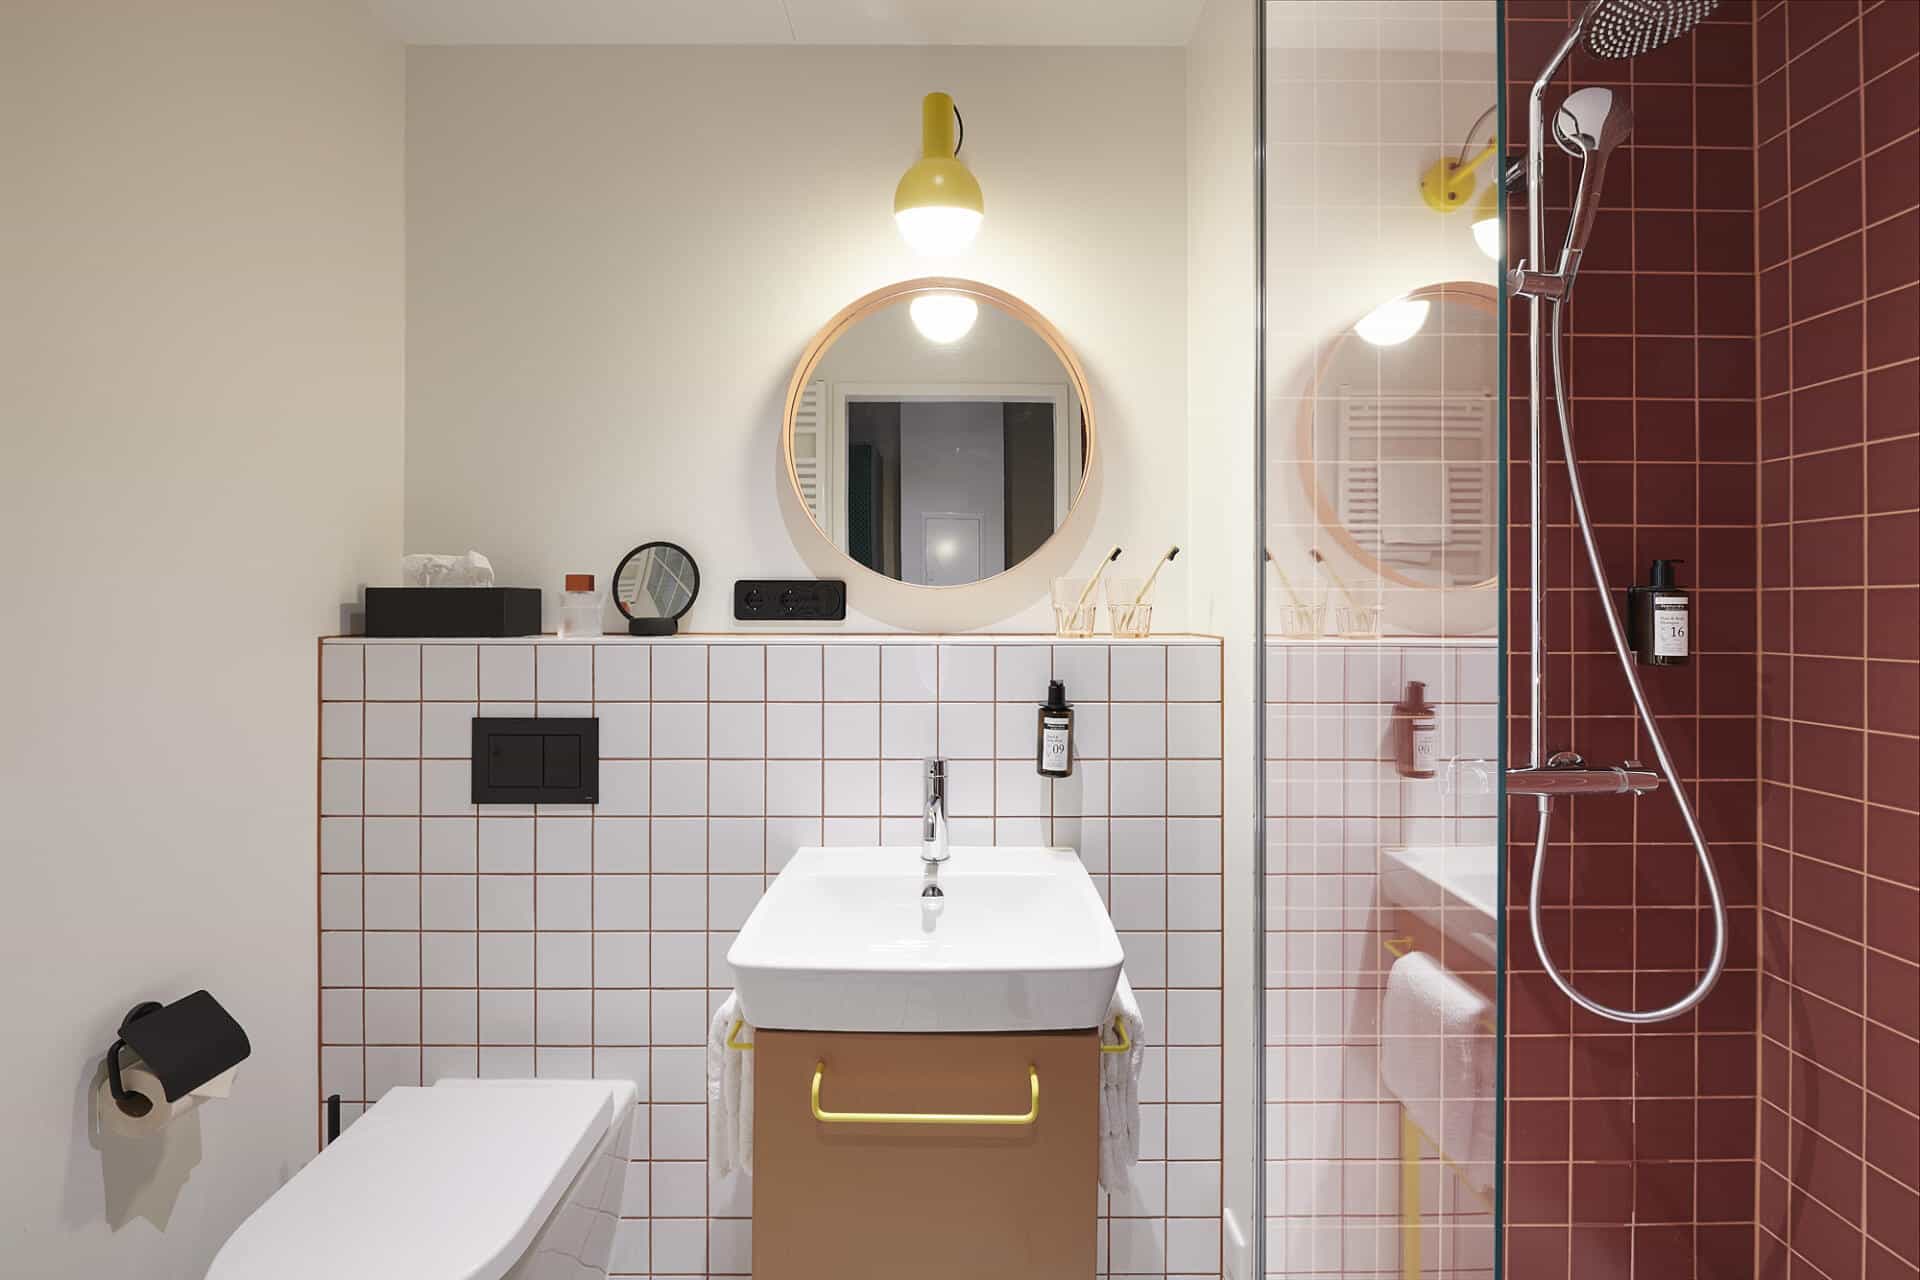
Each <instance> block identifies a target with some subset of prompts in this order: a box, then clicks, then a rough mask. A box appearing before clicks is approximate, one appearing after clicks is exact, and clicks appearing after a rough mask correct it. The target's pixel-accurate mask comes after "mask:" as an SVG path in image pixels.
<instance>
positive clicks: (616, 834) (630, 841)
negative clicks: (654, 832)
mask: <svg viewBox="0 0 1920 1280" xmlns="http://www.w3.org/2000/svg"><path fill="white" fill-rule="evenodd" d="M649 825H650V824H649V823H648V822H647V820H646V819H645V818H600V817H596V818H595V819H594V820H593V869H594V870H595V871H597V872H600V873H601V874H613V875H638V874H640V873H642V872H644V871H646V870H648V868H649V867H650V866H651V865H652V860H651V855H650V851H649V843H650V832H649Z"/></svg>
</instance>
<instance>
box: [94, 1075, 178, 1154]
mask: <svg viewBox="0 0 1920 1280" xmlns="http://www.w3.org/2000/svg"><path fill="white" fill-rule="evenodd" d="M120 1085H121V1087H122V1088H124V1089H125V1090H126V1091H127V1092H128V1093H130V1094H135V1095H138V1096H139V1097H141V1098H145V1099H146V1100H147V1102H148V1104H149V1105H148V1106H147V1108H146V1110H145V1112H144V1113H143V1114H140V1115H134V1114H132V1113H131V1112H130V1111H129V1110H128V1109H127V1108H125V1107H122V1106H121V1105H120V1102H119V1100H118V1099H116V1098H115V1097H114V1096H113V1086H112V1085H110V1084H109V1083H108V1082H107V1081H105V1080H102V1081H101V1082H100V1087H99V1088H97V1089H95V1090H94V1092H93V1098H94V1105H95V1107H96V1108H97V1109H98V1110H99V1112H100V1131H101V1132H102V1133H111V1134H116V1135H118V1136H119V1137H122V1138H144V1137H147V1136H149V1135H151V1134H155V1133H159V1132H160V1131H161V1130H162V1129H164V1128H166V1127H167V1126H168V1125H170V1124H172V1123H173V1122H174V1121H175V1120H178V1119H179V1118H180V1117H181V1116H183V1115H186V1114H187V1113H188V1112H189V1111H192V1110H194V1109H195V1108H197V1107H198V1106H199V1105H200V1104H201V1102H203V1101H205V1099H204V1098H202V1097H201V1096H200V1095H198V1094H192V1093H189V1094H187V1095H185V1096H184V1097H181V1098H177V1099H175V1100H174V1101H172V1102H168V1101H167V1091H166V1089H165V1088H164V1087H162V1086H161V1084H160V1077H158V1076H156V1075H154V1074H153V1072H151V1071H148V1070H147V1069H146V1068H145V1067H144V1066H142V1065H140V1064H139V1062H138V1060H137V1059H136V1060H135V1061H134V1062H132V1063H128V1064H126V1065H123V1066H122V1067H121V1068H120ZM134 1105H135V1106H136V1108H137V1106H138V1104H137V1103H136V1104H134Z"/></svg>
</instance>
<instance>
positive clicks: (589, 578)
mask: <svg viewBox="0 0 1920 1280" xmlns="http://www.w3.org/2000/svg"><path fill="white" fill-rule="evenodd" d="M567 590H569V591H591V590H593V575H592V574H590V573H570V574H568V575H567Z"/></svg>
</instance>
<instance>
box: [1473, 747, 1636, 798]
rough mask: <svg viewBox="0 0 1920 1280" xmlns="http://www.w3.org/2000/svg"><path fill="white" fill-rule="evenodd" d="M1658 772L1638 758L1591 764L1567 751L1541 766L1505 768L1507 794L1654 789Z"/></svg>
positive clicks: (1626, 792) (1583, 793)
mask: <svg viewBox="0 0 1920 1280" xmlns="http://www.w3.org/2000/svg"><path fill="white" fill-rule="evenodd" d="M1659 786H1660V775H1659V774H1658V773H1657V772H1655V771H1654V770H1652V769H1646V768H1642V767H1641V765H1640V762H1639V761H1638V760H1629V761H1627V762H1626V763H1625V764H1623V765H1612V766H1601V767H1598V768H1595V767H1591V766H1589V765H1588V764H1587V762H1586V761H1584V760H1582V759H1581V758H1580V757H1579V756H1577V755H1575V754H1574V753H1573V752H1571V751H1561V752H1558V753H1556V754H1555V755H1554V756H1553V757H1552V758H1551V759H1549V760H1548V761H1547V763H1546V765H1545V767H1543V768H1538V769H1509V770H1507V794H1508V795H1510V796H1619V795H1635V796H1637V795H1643V794H1645V793H1646V792H1648V791H1654V790H1657V789H1658V788H1659Z"/></svg>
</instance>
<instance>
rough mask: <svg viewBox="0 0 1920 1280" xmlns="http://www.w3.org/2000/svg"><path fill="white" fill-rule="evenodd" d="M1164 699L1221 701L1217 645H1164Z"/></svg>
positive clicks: (1218, 648)
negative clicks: (1165, 653)
mask: <svg viewBox="0 0 1920 1280" xmlns="http://www.w3.org/2000/svg"><path fill="white" fill-rule="evenodd" d="M1167 699H1168V700H1169V701H1172V702H1218V701H1219V700H1220V646H1218V645H1212V644H1173V645H1168V646H1167Z"/></svg>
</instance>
